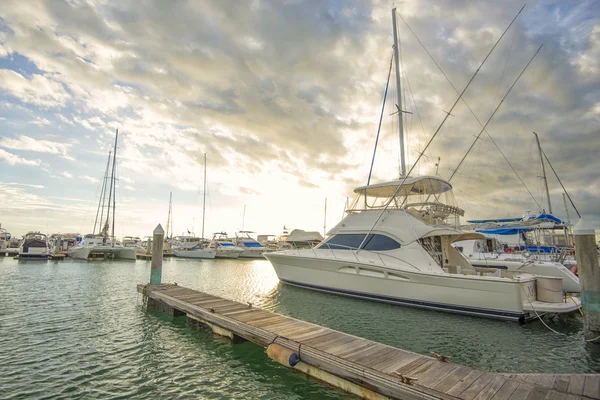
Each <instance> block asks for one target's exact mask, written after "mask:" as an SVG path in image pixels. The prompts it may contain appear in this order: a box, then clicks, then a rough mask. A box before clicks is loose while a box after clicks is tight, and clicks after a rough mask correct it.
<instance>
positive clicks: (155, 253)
mask: <svg viewBox="0 0 600 400" xmlns="http://www.w3.org/2000/svg"><path fill="white" fill-rule="evenodd" d="M164 238H165V230H164V229H163V228H162V226H160V224H158V225H157V226H156V228H155V229H154V232H153V233H152V266H151V272H150V284H151V285H160V282H161V280H162V263H163V240H164Z"/></svg>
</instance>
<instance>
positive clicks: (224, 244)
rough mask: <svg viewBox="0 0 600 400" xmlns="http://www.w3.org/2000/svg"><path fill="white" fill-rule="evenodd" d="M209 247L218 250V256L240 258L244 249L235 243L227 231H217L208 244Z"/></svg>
mask: <svg viewBox="0 0 600 400" xmlns="http://www.w3.org/2000/svg"><path fill="white" fill-rule="evenodd" d="M208 248H209V249H211V250H214V251H216V253H217V255H216V257H217V258H239V257H240V254H242V253H243V252H244V249H243V248H241V247H238V246H236V245H235V243H233V239H231V238H229V236H227V233H226V232H216V233H214V234H213V237H212V240H211V241H210V243H209V244H208Z"/></svg>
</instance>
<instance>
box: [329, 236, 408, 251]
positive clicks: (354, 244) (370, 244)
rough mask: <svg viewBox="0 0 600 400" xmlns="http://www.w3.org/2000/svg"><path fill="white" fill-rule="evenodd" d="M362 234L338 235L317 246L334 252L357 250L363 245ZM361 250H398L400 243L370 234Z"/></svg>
mask: <svg viewBox="0 0 600 400" xmlns="http://www.w3.org/2000/svg"><path fill="white" fill-rule="evenodd" d="M365 236H366V235H364V234H339V235H334V236H332V237H330V238H329V239H327V241H326V242H325V243H323V244H322V245H320V246H318V248H323V249H335V250H358V247H359V246H360V245H361V243H363V240H364V238H365ZM364 242H365V243H364V244H363V247H362V249H363V250H370V251H385V250H394V249H399V248H400V243H398V242H397V241H395V240H394V239H392V238H390V237H387V236H385V235H379V234H370V235H369V236H368V237H367V240H365V241H364Z"/></svg>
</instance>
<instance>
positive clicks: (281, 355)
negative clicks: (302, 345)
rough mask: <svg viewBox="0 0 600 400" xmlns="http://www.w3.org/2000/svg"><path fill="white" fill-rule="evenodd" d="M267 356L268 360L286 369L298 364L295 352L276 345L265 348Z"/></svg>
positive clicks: (298, 359)
mask: <svg viewBox="0 0 600 400" xmlns="http://www.w3.org/2000/svg"><path fill="white" fill-rule="evenodd" d="M267 355H268V356H269V358H270V359H272V360H275V361H277V362H278V363H280V364H283V365H285V366H288V367H293V366H295V365H296V364H298V363H299V362H300V356H298V354H296V352H294V351H292V350H290V349H288V348H286V347H283V346H281V345H279V344H276V343H271V344H270V345H269V346H268V347H267Z"/></svg>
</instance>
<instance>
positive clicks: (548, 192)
mask: <svg viewBox="0 0 600 400" xmlns="http://www.w3.org/2000/svg"><path fill="white" fill-rule="evenodd" d="M533 134H534V136H535V141H536V142H537V145H538V151H539V153H540V162H541V163H542V178H543V179H544V187H545V188H546V198H547V199H548V213H550V214H552V203H550V191H549V190H548V179H546V167H545V166H544V157H543V156H542V146H541V145H540V138H538V134H537V133H535V132H533Z"/></svg>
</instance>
